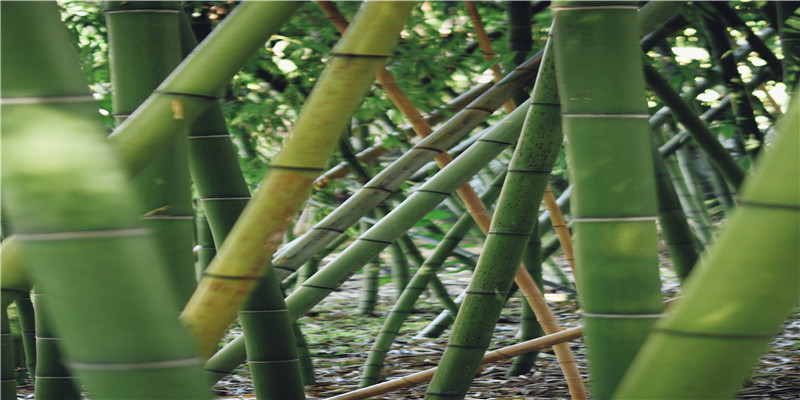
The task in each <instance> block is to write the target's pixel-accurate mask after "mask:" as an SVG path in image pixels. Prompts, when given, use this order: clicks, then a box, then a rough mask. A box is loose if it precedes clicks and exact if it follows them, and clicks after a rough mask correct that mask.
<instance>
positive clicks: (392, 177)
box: [272, 53, 541, 279]
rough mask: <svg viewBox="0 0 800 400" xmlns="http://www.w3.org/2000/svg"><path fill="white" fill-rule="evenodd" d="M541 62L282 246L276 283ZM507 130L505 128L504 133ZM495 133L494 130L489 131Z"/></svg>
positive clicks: (514, 75) (522, 69) (519, 71)
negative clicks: (309, 228) (301, 234)
mask: <svg viewBox="0 0 800 400" xmlns="http://www.w3.org/2000/svg"><path fill="white" fill-rule="evenodd" d="M540 60H541V53H539V54H537V55H535V56H533V57H531V58H530V59H528V60H527V61H526V62H525V63H523V64H522V65H520V66H518V67H517V68H516V69H515V70H514V71H512V72H510V73H509V74H508V75H507V76H506V77H505V78H504V79H503V81H502V82H501V83H500V84H497V85H494V86H492V88H490V89H489V90H487V91H486V92H485V93H484V94H482V95H481V96H479V97H478V98H477V99H475V100H474V101H473V102H471V103H470V104H469V105H468V106H467V107H466V108H465V109H463V110H462V111H460V112H459V113H458V114H456V115H455V116H453V117H452V118H450V119H449V120H448V121H447V122H446V123H445V124H444V125H442V126H441V127H440V128H439V129H437V130H436V131H435V132H433V133H432V134H431V135H430V136H428V137H426V138H425V139H423V140H421V141H420V142H419V143H417V144H416V145H414V147H412V148H411V150H409V151H407V152H406V153H404V154H403V155H402V156H400V158H398V159H397V160H395V161H394V162H393V163H391V164H390V165H389V166H387V167H386V168H385V169H384V170H383V171H381V172H380V173H379V174H378V175H376V176H375V177H374V178H373V179H371V180H370V181H369V182H367V183H366V184H365V185H364V186H363V187H362V188H361V189H359V191H358V192H356V193H355V194H354V195H352V196H351V197H350V198H348V199H347V200H346V201H345V202H344V203H343V204H341V205H340V206H339V207H337V208H336V210H334V211H333V212H332V213H331V214H329V215H328V216H327V217H325V218H324V219H323V220H322V221H320V222H319V223H317V224H316V225H314V227H312V229H311V230H309V231H308V232H306V233H305V234H304V235H303V236H300V237H299V238H297V239H295V240H293V241H292V242H291V243H289V244H287V245H286V246H284V247H283V248H282V249H281V250H280V251H279V252H278V253H277V254H276V255H275V257H274V258H273V260H272V263H273V266H274V267H275V268H276V269H278V270H279V271H278V272H277V275H278V278H279V279H283V278H285V277H287V276H289V275H290V274H292V273H294V272H295V271H296V270H297V269H298V268H299V267H300V266H301V265H303V263H304V262H305V261H307V260H308V259H310V258H311V257H312V256H313V255H314V254H316V253H317V252H318V251H319V250H320V249H322V248H323V247H325V246H326V245H327V244H328V243H330V242H332V241H333V240H334V239H335V238H336V237H337V236H339V235H340V234H341V233H342V232H344V231H345V230H346V229H347V228H348V227H350V226H351V225H352V224H354V223H355V222H356V221H358V219H359V218H360V217H362V216H363V215H364V214H365V213H366V212H367V211H369V210H371V209H373V208H374V207H375V206H376V205H377V204H379V203H380V202H381V201H383V200H384V199H385V198H386V197H388V196H389V194H390V193H392V192H394V191H395V190H396V189H397V188H399V187H400V184H401V183H403V182H404V181H405V179H406V178H408V177H409V176H411V174H412V173H413V172H414V171H416V170H417V169H419V168H420V167H422V166H423V165H424V164H425V163H427V162H429V161H431V160H432V159H433V158H434V157H435V156H436V155H438V154H439V153H441V152H443V151H445V150H447V148H449V147H450V146H452V145H453V144H454V143H455V142H457V141H458V140H459V139H460V138H462V137H463V136H464V135H466V134H467V133H469V132H470V131H471V130H472V129H473V128H475V127H476V126H477V125H478V124H480V123H481V122H483V121H484V120H485V119H486V118H488V117H489V115H490V114H491V112H493V111H494V110H495V109H496V108H497V107H500V105H502V103H503V101H504V100H506V99H508V98H510V97H511V96H512V95H513V94H514V93H515V91H517V90H520V89H521V88H522V87H523V86H525V85H526V84H527V83H528V82H530V81H531V80H532V79H533V77H534V75H535V71H536V70H537V68H538V65H539V61H540ZM509 117H510V116H509ZM509 117H506V118H507V119H509ZM517 118H518V120H517V122H519V123H520V124H521V115H517ZM512 119H513V118H512ZM507 128H508V127H507V126H504V127H503V128H502V129H507ZM496 129H497V128H495V127H492V128H489V129H488V130H496ZM488 130H487V131H488Z"/></svg>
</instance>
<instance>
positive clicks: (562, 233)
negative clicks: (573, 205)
mask: <svg viewBox="0 0 800 400" xmlns="http://www.w3.org/2000/svg"><path fill="white" fill-rule="evenodd" d="M544 204H545V207H547V211H549V212H550V221H553V229H555V230H556V235H558V241H559V242H561V248H562V249H563V250H564V258H566V259H567V264H569V268H570V269H571V270H572V273H573V274H575V256H574V254H573V252H572V236H570V232H569V229H568V228H567V222H566V221H564V214H562V213H561V209H560V208H558V204H556V198H555V196H554V195H553V190H552V189H551V188H550V184H549V183H548V184H547V189H545V192H544Z"/></svg>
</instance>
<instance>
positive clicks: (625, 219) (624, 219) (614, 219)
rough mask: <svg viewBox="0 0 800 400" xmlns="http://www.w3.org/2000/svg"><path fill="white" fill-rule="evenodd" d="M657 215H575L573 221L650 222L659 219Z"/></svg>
mask: <svg viewBox="0 0 800 400" xmlns="http://www.w3.org/2000/svg"><path fill="white" fill-rule="evenodd" d="M657 220H658V217H656V216H644V217H575V218H573V219H572V221H573V222H648V221H657Z"/></svg>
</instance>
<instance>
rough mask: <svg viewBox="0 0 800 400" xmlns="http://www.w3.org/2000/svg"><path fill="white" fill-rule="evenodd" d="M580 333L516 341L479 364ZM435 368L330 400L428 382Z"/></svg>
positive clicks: (580, 331)
mask: <svg viewBox="0 0 800 400" xmlns="http://www.w3.org/2000/svg"><path fill="white" fill-rule="evenodd" d="M582 335H583V327H581V326H579V327H576V328H570V329H565V330H563V331H559V332H558V333H554V334H550V335H547V336H542V337H538V338H536V339H531V340H527V341H525V342H522V343H517V344H513V345H511V346H506V347H502V348H500V349H497V350H494V351H490V352H487V353H486V354H485V355H484V356H483V359H482V360H481V364H488V363H493V362H498V361H501V360H506V359H509V358H512V357H516V356H518V355H520V354H525V353H529V352H531V351H535V350H539V349H543V348H546V347H551V346H554V345H560V344H564V345H566V342H567V341H569V340H574V339H577V338H579V337H581V336H582ZM436 370H437V368H430V369H426V370H424V371H420V372H415V373H413V374H410V375H406V376H403V377H400V378H397V379H393V380H391V381H386V382H382V383H379V384H377V385H372V386H367V387H365V388H361V389H358V390H354V391H352V392H348V393H344V394H340V395H338V396H334V397H331V398H330V400H360V399H366V398H369V397H372V396H377V395H381V394H385V393H390V392H393V391H395V390H399V389H403V388H407V387H411V386H414V385H419V384H422V383H426V382H429V381H430V380H431V378H433V374H434V373H435V372H436Z"/></svg>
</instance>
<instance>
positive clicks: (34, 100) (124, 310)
mask: <svg viewBox="0 0 800 400" xmlns="http://www.w3.org/2000/svg"><path fill="white" fill-rule="evenodd" d="M0 7H1V8H2V21H0V22H2V23H0V29H1V30H2V33H1V35H0V37H2V43H0V44H1V45H2V46H0V52H1V54H0V57H2V60H3V69H2V76H1V77H0V78H1V79H2V81H3V86H2V103H0V104H2V114H3V119H2V131H3V149H2V160H3V165H2V178H3V184H4V193H3V196H4V201H5V202H4V204H3V206H4V207H5V208H6V210H7V211H8V214H9V217H10V219H13V220H14V221H15V224H14V229H15V232H16V239H17V240H19V241H20V243H21V245H22V251H23V254H24V256H25V260H26V266H29V267H30V268H29V271H28V272H30V274H31V277H32V279H33V281H34V282H35V284H36V286H37V288H39V289H41V291H42V292H43V293H46V295H47V299H46V301H47V303H46V304H47V306H49V307H50V309H51V310H52V313H51V314H50V316H51V317H52V321H51V322H52V323H53V325H54V328H55V329H56V330H57V331H58V334H59V336H60V337H61V338H62V342H63V346H62V350H63V354H64V355H65V358H66V360H67V366H68V367H69V368H70V369H71V370H72V371H74V372H75V373H76V374H77V375H78V377H79V378H80V380H81V383H83V384H84V385H85V386H86V388H87V389H88V391H89V394H90V395H91V396H92V397H94V398H103V399H136V398H142V399H175V398H193V399H203V398H210V397H211V396H210V394H209V392H208V391H207V390H206V388H205V386H204V385H203V382H202V369H201V363H200V360H199V359H198V358H197V356H196V353H195V351H194V348H193V347H192V346H191V339H190V338H189V336H188V334H187V333H186V331H185V329H184V328H183V326H181V324H180V323H179V321H178V320H177V318H176V315H175V310H176V309H177V308H178V305H177V303H176V301H175V297H174V294H173V293H172V289H171V287H170V285H169V282H168V280H167V278H166V276H165V275H164V267H163V265H162V263H161V259H160V258H159V256H158V252H157V250H156V247H155V243H154V242H153V238H152V237H151V236H149V235H148V234H147V233H146V231H145V229H144V228H142V226H141V225H140V222H139V215H140V210H141V206H140V204H138V202H137V201H135V198H136V196H135V194H134V192H133V191H132V190H131V189H130V188H129V187H128V186H127V185H126V183H125V182H126V180H127V177H126V173H125V172H124V171H123V168H122V165H121V164H120V162H119V160H118V159H117V158H116V156H115V153H114V151H113V149H112V148H111V146H109V145H108V143H107V141H106V139H105V130H104V128H103V126H102V123H101V122H100V121H99V118H98V116H97V106H96V105H95V103H94V98H93V97H92V96H91V94H90V93H89V91H88V86H87V84H86V79H85V76H84V74H83V72H82V71H81V70H80V67H79V63H78V60H77V55H76V54H75V52H74V47H73V44H72V43H71V39H70V35H69V33H68V32H67V30H66V28H65V27H64V26H63V25H62V24H61V21H60V18H59V12H58V7H57V6H56V5H55V3H43V2H2V3H0Z"/></svg>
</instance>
